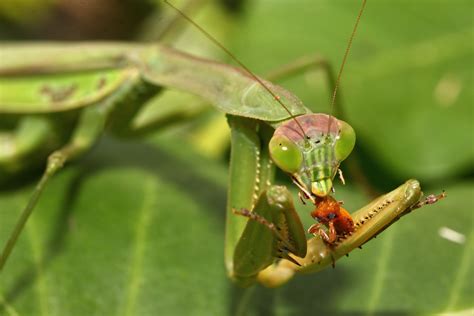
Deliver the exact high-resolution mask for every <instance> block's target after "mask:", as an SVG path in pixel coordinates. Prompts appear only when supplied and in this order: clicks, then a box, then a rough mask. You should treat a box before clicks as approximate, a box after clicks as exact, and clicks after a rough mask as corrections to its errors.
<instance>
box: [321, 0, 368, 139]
mask: <svg viewBox="0 0 474 316" xmlns="http://www.w3.org/2000/svg"><path fill="white" fill-rule="evenodd" d="M366 3H367V0H363V1H362V6H361V8H360V10H359V14H358V15H357V19H356V22H355V24H354V29H353V30H352V34H351V37H350V38H349V42H348V43H347V47H346V51H345V53H344V57H343V58H342V64H341V68H340V69H339V73H338V74H337V79H336V84H335V85H334V91H333V93H332V97H331V104H330V106H329V110H330V112H329V123H328V134H329V132H330V131H331V123H332V120H331V117H332V116H333V112H334V103H335V102H336V95H337V90H338V88H339V84H340V82H341V77H342V73H343V71H344V66H345V65H346V61H347V57H348V56H349V51H350V50H351V46H352V41H353V40H354V37H355V34H356V32H357V27H358V26H359V22H360V18H361V17H362V13H363V12H364V8H365V4H366Z"/></svg>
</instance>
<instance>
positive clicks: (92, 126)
mask: <svg viewBox="0 0 474 316" xmlns="http://www.w3.org/2000/svg"><path fill="white" fill-rule="evenodd" d="M106 117H107V112H104V111H101V109H100V107H91V108H88V109H86V110H84V112H83V113H82V115H81V117H80V120H79V125H78V127H77V129H76V131H75V133H74V134H73V136H72V138H71V140H70V142H69V143H68V144H66V145H65V146H63V147H62V148H61V149H59V150H56V151H54V152H53V153H52V154H51V155H49V157H48V161H47V164H46V169H45V171H44V172H43V175H42V176H41V179H40V181H39V182H38V183H37V185H36V186H35V188H34V190H33V194H32V195H31V197H30V199H29V200H28V203H27V205H26V207H25V208H24V209H23V211H22V212H21V214H20V218H19V219H18V221H17V223H16V225H15V227H14V229H13V231H12V233H11V234H10V236H9V238H8V240H7V243H6V245H5V247H4V248H3V250H2V253H1V254H0V271H2V269H3V267H4V266H5V263H6V261H7V259H8V257H9V256H10V253H11V252H12V250H13V248H14V247H15V244H16V242H17V240H18V237H19V236H20V234H21V232H22V230H23V228H24V226H25V224H26V222H27V220H28V218H29V217H30V215H31V213H32V212H33V210H34V208H35V206H36V204H37V202H38V199H39V197H40V196H41V193H42V192H43V190H44V188H45V187H46V185H47V183H48V182H49V180H50V179H51V177H53V175H54V174H56V172H57V171H59V170H60V169H61V168H62V167H63V166H64V164H65V162H66V161H69V160H71V159H73V158H75V157H77V156H78V155H80V154H81V153H83V152H84V151H86V150H88V149H89V148H90V147H91V146H92V145H93V144H94V143H95V141H96V140H97V139H98V137H99V136H100V134H101V132H102V130H103V128H104V124H105V120H106Z"/></svg>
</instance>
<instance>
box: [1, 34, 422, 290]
mask: <svg viewBox="0 0 474 316" xmlns="http://www.w3.org/2000/svg"><path fill="white" fill-rule="evenodd" d="M0 50H1V51H2V58H1V61H0V85H1V89H2V92H3V91H5V93H2V94H1V95H0V113H1V114H2V120H1V121H0V126H1V128H2V129H3V130H5V132H2V134H1V138H0V141H1V147H2V148H3V149H2V151H0V176H1V177H3V178H8V177H11V176H12V175H15V174H16V173H17V172H18V171H19V170H21V169H24V168H28V167H29V164H31V163H35V160H32V157H38V156H42V157H46V156H49V158H48V164H47V167H46V172H45V174H44V175H43V178H42V179H41V181H40V183H39V184H38V186H37V188H36V190H35V192H34V195H33V197H32V198H31V200H30V204H29V205H28V206H27V207H26V209H25V212H24V213H23V215H22V217H21V219H20V221H19V224H18V226H17V228H16V229H15V231H14V233H13V234H12V237H11V238H10V240H9V242H8V243H7V246H6V248H5V249H6V250H5V251H4V253H3V254H2V257H1V262H0V266H1V267H3V265H4V264H5V261H6V258H7V257H8V255H9V254H10V252H11V250H12V249H13V246H14V244H15V242H16V239H17V238H18V236H19V233H20V232H21V229H22V227H23V225H24V223H25V222H26V220H27V218H28V216H29V214H30V213H31V211H32V210H33V208H34V205H35V203H36V201H37V199H38V197H39V195H40V193H41V191H42V190H43V187H44V184H45V183H46V182H47V180H48V179H49V177H51V176H52V175H53V174H54V173H55V172H56V171H57V170H59V169H60V168H61V167H62V166H63V164H64V163H65V162H66V161H69V160H70V159H74V158H75V157H77V156H79V155H80V154H82V153H83V152H84V151H86V150H88V149H89V148H90V147H91V146H92V145H93V144H94V143H95V141H96V140H97V139H98V138H99V136H100V135H101V134H102V132H103V131H104V129H106V128H107V129H108V130H110V131H111V132H113V133H116V134H118V135H133V134H134V133H140V131H141V130H143V129H147V128H149V126H140V125H139V124H136V123H135V121H134V118H135V117H136V115H137V113H138V112H139V110H140V106H141V105H143V104H144V103H146V101H147V100H149V99H150V98H151V97H152V96H153V95H155V94H156V93H158V92H159V91H160V90H161V89H163V88H175V89H180V90H184V91H188V92H191V93H194V94H197V95H199V96H201V97H203V98H204V99H206V100H208V101H209V102H210V103H212V104H213V105H214V106H216V107H217V108H218V109H219V110H221V111H223V112H225V113H227V115H228V120H229V125H230V128H231V133H232V140H231V143H232V153H231V166H230V183H229V197H228V204H227V220H226V242H225V243H226V248H225V262H226V267H227V270H228V273H229V276H230V277H231V278H232V279H233V280H235V281H236V282H238V283H239V284H241V285H250V284H253V283H254V282H256V281H257V280H258V281H260V282H262V283H263V284H265V285H268V286H278V285H280V284H282V283H284V282H286V281H287V280H289V279H290V278H291V277H292V276H293V274H294V273H295V272H315V271H318V270H320V269H322V268H324V267H327V266H330V265H331V264H333V263H334V261H335V260H337V259H338V258H339V257H341V256H343V255H345V254H347V253H348V252H350V251H351V250H352V249H354V248H356V247H359V246H361V245H362V244H364V243H365V242H367V241H368V240H370V239H371V238H372V237H374V236H375V235H377V234H378V233H379V232H381V231H382V230H384V229H385V228H386V227H388V226H389V225H390V224H391V223H393V222H394V221H396V220H397V219H398V218H399V217H400V216H402V215H404V214H406V213H408V212H409V211H411V210H412V209H414V208H416V207H419V206H421V205H422V204H423V203H422V202H420V198H421V189H420V186H419V184H418V182H417V181H415V180H410V181H408V182H406V183H405V184H404V185H402V186H400V187H399V188H397V189H395V190H394V191H392V192H391V193H388V194H386V195H384V196H382V197H380V198H378V199H377V200H375V201H374V202H372V203H371V204H369V205H367V206H366V207H364V208H362V209H361V210H359V211H358V212H356V213H355V214H354V223H355V230H354V232H353V233H352V234H348V235H345V236H339V238H338V240H337V241H336V243H335V244H334V245H331V246H329V245H327V244H326V243H325V242H324V241H323V240H322V239H321V238H320V237H313V238H311V239H309V240H308V241H306V233H305V231H304V228H303V226H302V224H301V222H300V220H299V216H298V214H297V213H296V212H295V210H294V207H293V202H292V198H291V196H290V194H289V192H288V190H287V189H286V188H284V187H280V186H273V185H272V181H273V176H274V169H275V167H274V163H273V162H272V157H271V154H270V152H269V146H268V144H269V143H271V142H272V134H273V130H274V129H275V128H278V127H281V126H286V124H289V123H292V122H295V120H298V116H300V115H305V114H306V115H308V114H310V111H309V110H308V109H307V108H306V107H305V106H304V105H303V103H302V102H301V101H300V100H299V99H298V98H297V97H295V96H294V95H292V94H291V93H290V92H288V91H286V90H285V89H283V88H281V87H278V86H276V85H273V84H271V83H269V82H265V85H266V86H267V87H268V88H269V89H271V91H272V92H273V93H274V94H275V95H276V96H278V98H279V99H280V100H281V102H283V103H284V104H285V105H286V106H287V108H288V111H286V110H285V109H283V108H282V107H280V106H279V105H278V103H276V102H275V98H274V96H272V95H271V94H269V93H268V92H267V91H265V87H264V86H262V85H260V84H258V82H256V81H255V79H254V78H253V77H252V76H250V75H249V74H248V73H247V72H245V71H243V70H240V69H238V68H235V67H231V66H227V65H223V64H219V63H216V62H213V61H208V60H204V59H200V58H197V57H193V56H191V55H187V54H185V53H181V52H178V51H175V50H173V49H170V48H167V47H164V46H160V45H139V44H122V43H94V44H91V43H84V44H69V45H67V46H64V45H63V44H58V43H41V44H23V45H6V46H3V47H1V48H0ZM288 112H290V113H291V116H290V114H289V113H288ZM295 117H296V119H295ZM325 117H327V116H325ZM159 119H160V118H157V120H159ZM150 121H151V122H153V120H150ZM327 121H329V122H331V117H329V120H327ZM338 124H346V123H343V122H342V121H341V122H339V121H337V120H334V123H333V127H334V128H335V132H334V133H333V135H332V136H330V134H327V133H323V136H320V135H319V134H317V135H315V136H314V137H322V138H323V139H328V137H329V138H331V137H333V139H332V138H331V139H330V140H329V143H328V144H329V145H328V146H327V149H324V150H323V151H322V152H320V153H319V154H312V155H310V156H311V157H312V158H311V159H313V160H314V159H316V160H318V157H320V156H321V155H327V153H328V150H329V151H333V152H332V154H331V155H332V156H331V157H332V158H331V159H329V160H328V161H329V162H331V165H328V164H323V165H321V168H320V169H318V170H320V171H318V172H316V173H314V176H315V177H316V178H314V179H313V178H312V176H308V177H306V176H305V175H304V174H300V175H299V176H298V174H296V175H294V178H295V179H296V182H297V183H299V185H300V189H303V192H304V193H305V194H306V197H308V198H311V197H313V195H315V196H317V195H321V196H325V195H328V194H330V191H331V189H332V180H333V178H334V177H335V175H336V170H337V168H338V166H339V163H340V162H341V161H342V160H343V159H345V157H347V155H348V154H349V153H350V151H351V150H352V147H353V142H352V145H347V144H346V145H345V146H346V147H347V148H345V147H344V146H342V147H343V149H338V148H339V147H340V146H339V147H338V146H337V144H336V139H338V137H339V136H340V131H341V130H342V128H341V125H338ZM330 126H331V125H329V126H328V127H327V129H328V131H329V132H331V131H332V130H331V128H330ZM337 126H339V128H336V127H337ZM323 128H326V126H323ZM338 133H339V134H338ZM307 134H308V135H307V136H309V137H310V139H311V141H313V140H314V138H313V135H311V134H310V133H309V132H308V133H307ZM349 143H350V142H349ZM303 147H304V144H303ZM318 148H319V147H318ZM270 149H271V146H270ZM312 150H313V149H312ZM341 150H342V151H343V153H342V154H341V153H340V151H341ZM273 156H275V154H273ZM273 158H274V157H273ZM286 158H287V157H286ZM286 158H284V160H285V159H286ZM40 160H41V159H40ZM291 161H292V158H291V157H290V162H291ZM275 162H276V164H277V165H279V166H280V167H281V163H279V162H278V161H275ZM316 162H317V161H316ZM285 164H286V162H285V163H283V165H285ZM283 169H284V170H285V171H286V172H288V173H291V174H294V173H296V171H298V170H293V169H294V168H293V167H292V166H290V167H288V168H286V169H285V167H283ZM297 169H298V168H297ZM321 175H322V176H321ZM320 176H321V177H320ZM308 192H309V193H308ZM420 203H421V204H420ZM242 210H243V211H242ZM236 211H237V212H239V211H240V212H243V213H245V214H247V215H248V217H251V220H248V219H246V218H244V217H242V216H236V215H234V214H233V213H234V212H236ZM246 212H247V213H246ZM248 212H251V213H248ZM252 213H253V214H257V216H256V217H255V218H253V219H252V215H251V214H252ZM249 214H250V215H249ZM262 220H264V221H266V223H264V224H262V223H261V221H262ZM269 226H270V227H273V228H274V230H272V229H270V228H269ZM279 258H282V259H281V260H279ZM274 263H275V264H274Z"/></svg>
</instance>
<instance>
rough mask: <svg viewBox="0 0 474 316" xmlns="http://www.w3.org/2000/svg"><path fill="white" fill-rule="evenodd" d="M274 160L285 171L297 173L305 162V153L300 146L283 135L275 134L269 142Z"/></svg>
mask: <svg viewBox="0 0 474 316" xmlns="http://www.w3.org/2000/svg"><path fill="white" fill-rule="evenodd" d="M268 147H269V150H270V156H271V157H272V160H273V162H275V164H276V165H277V166H278V167H279V168H280V169H282V170H283V171H285V172H288V173H296V172H298V171H299V170H300V167H301V163H302V162H303V154H302V153H301V150H300V149H299V147H298V146H297V145H296V144H295V143H294V142H292V141H291V140H290V139H288V138H287V137H286V136H283V135H275V136H273V137H272V139H271V140H270V144H269V146H268Z"/></svg>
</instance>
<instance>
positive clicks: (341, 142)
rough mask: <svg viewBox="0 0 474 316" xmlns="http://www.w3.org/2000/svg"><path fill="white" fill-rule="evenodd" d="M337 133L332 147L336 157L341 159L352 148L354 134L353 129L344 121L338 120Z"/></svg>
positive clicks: (345, 156) (344, 157) (354, 139)
mask: <svg viewBox="0 0 474 316" xmlns="http://www.w3.org/2000/svg"><path fill="white" fill-rule="evenodd" d="M339 127H340V130H339V135H338V139H337V141H336V145H335V147H334V151H335V154H336V159H337V160H338V161H343V160H344V159H346V158H347V156H349V154H350V153H351V152H352V149H354V145H355V141H356V135H355V132H354V129H353V128H352V127H351V126H350V125H349V124H347V123H346V122H344V121H341V120H339Z"/></svg>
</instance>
